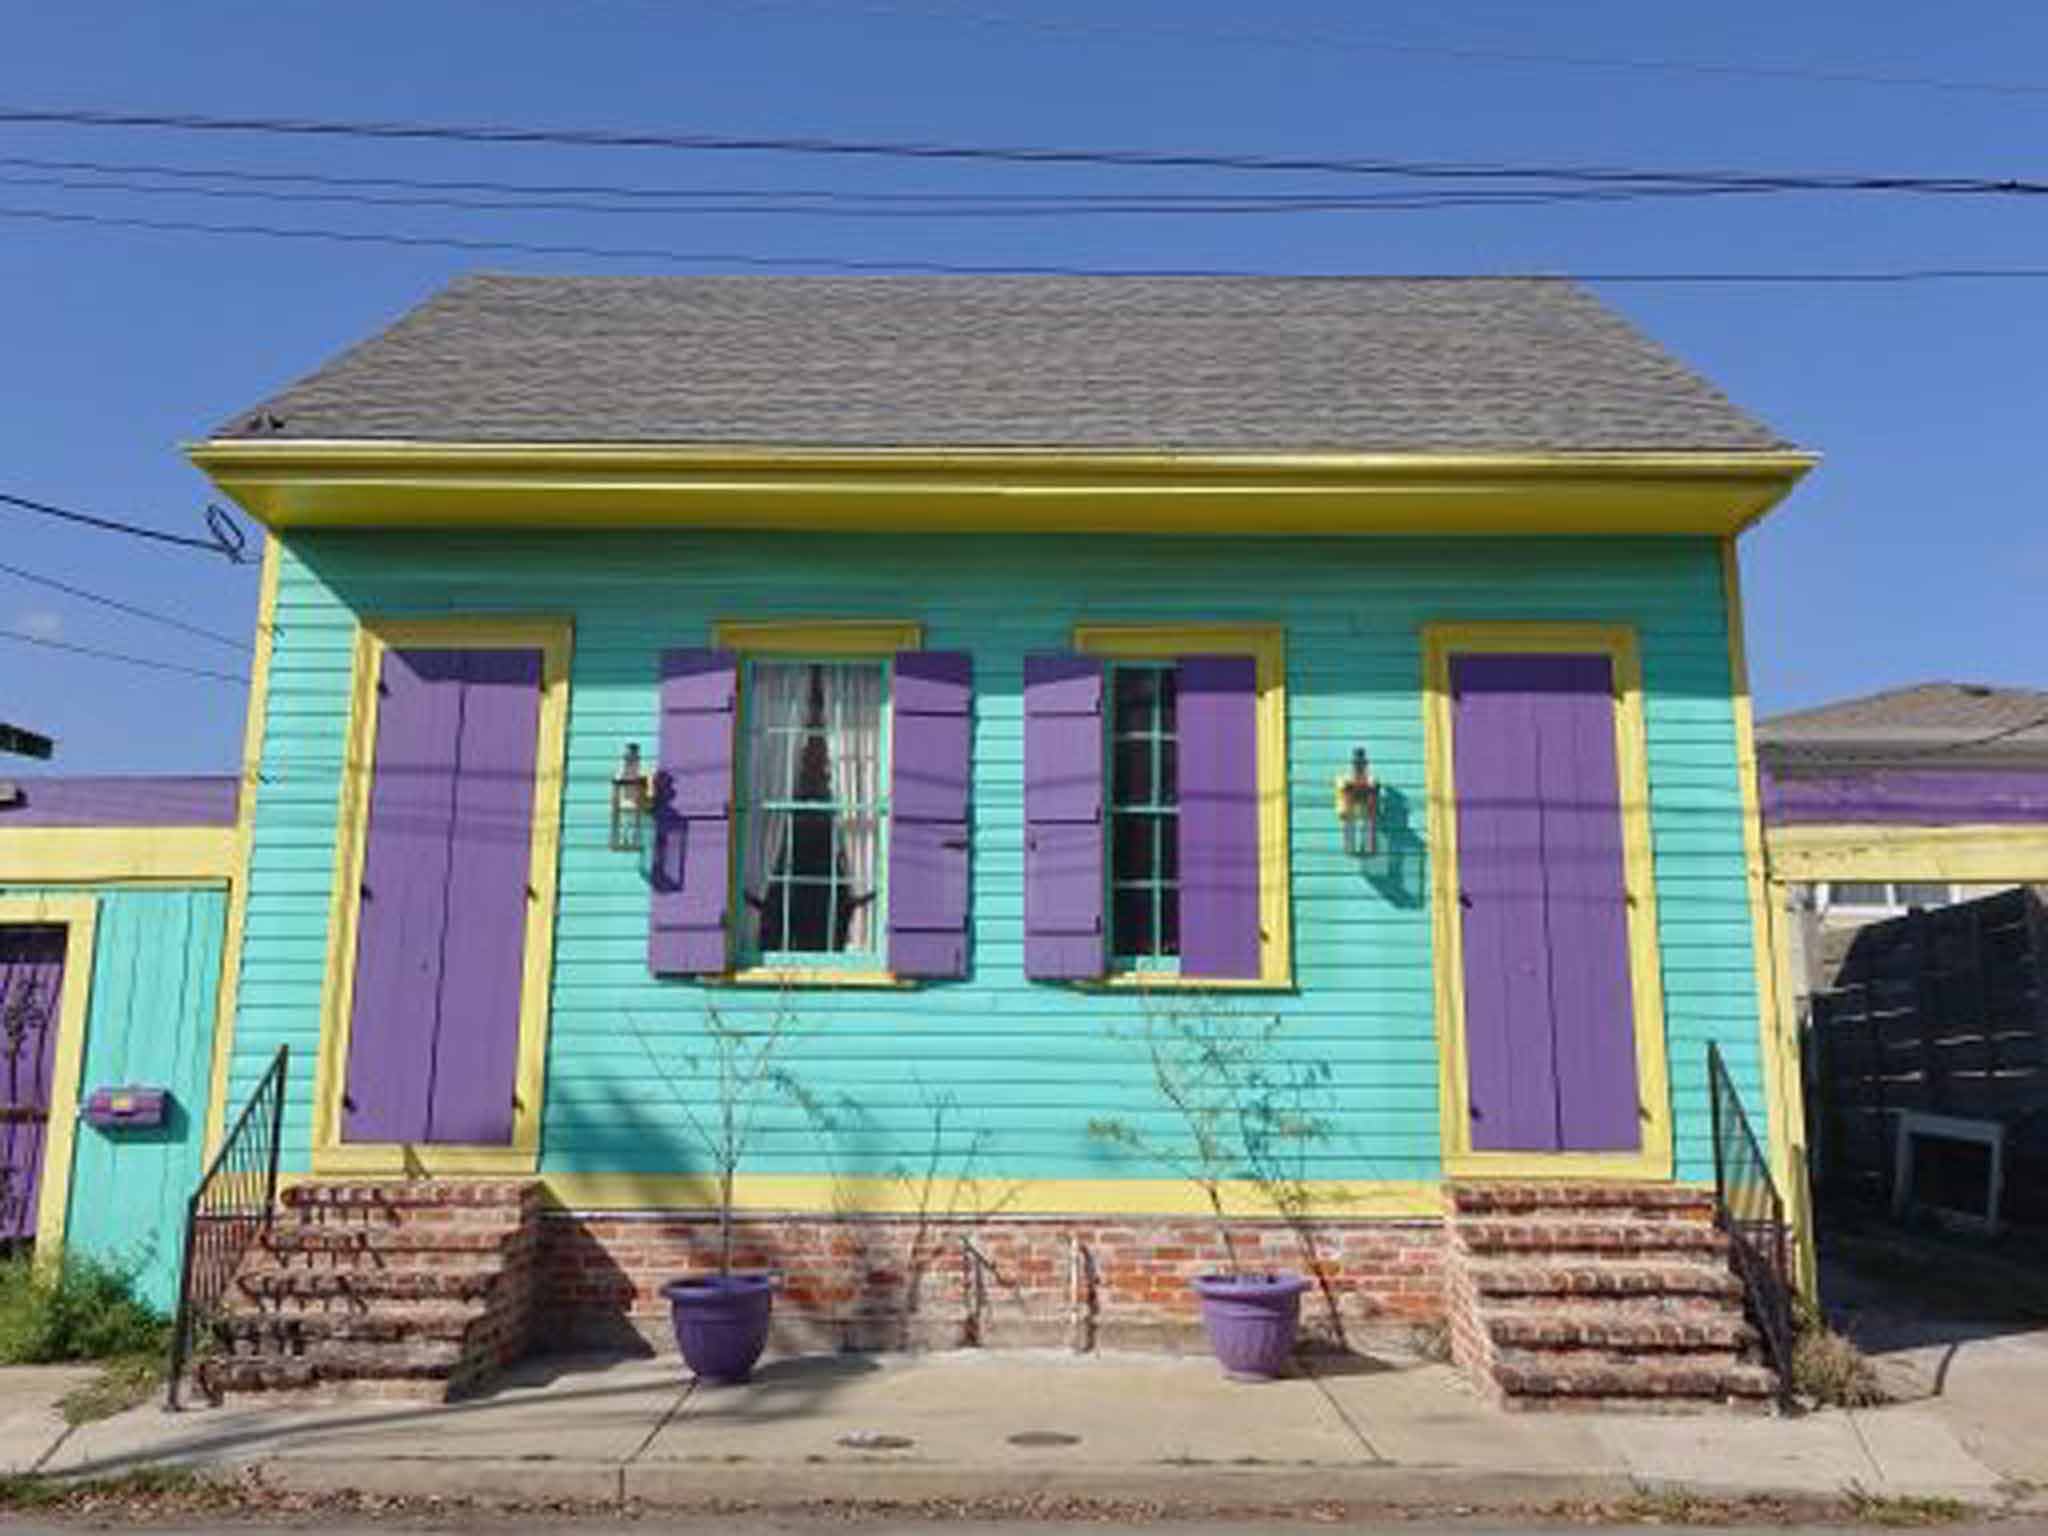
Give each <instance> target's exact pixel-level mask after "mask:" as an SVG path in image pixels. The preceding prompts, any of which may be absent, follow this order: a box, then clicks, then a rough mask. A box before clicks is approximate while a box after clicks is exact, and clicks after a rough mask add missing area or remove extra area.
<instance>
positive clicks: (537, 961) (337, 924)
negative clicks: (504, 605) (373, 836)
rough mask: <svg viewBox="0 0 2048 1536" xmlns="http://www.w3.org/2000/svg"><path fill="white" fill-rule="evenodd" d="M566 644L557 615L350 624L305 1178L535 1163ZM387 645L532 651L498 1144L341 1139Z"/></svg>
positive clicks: (550, 960)
mask: <svg viewBox="0 0 2048 1536" xmlns="http://www.w3.org/2000/svg"><path fill="white" fill-rule="evenodd" d="M574 644H575V626H574V623H573V621H571V620H570V619H568V618H562V617H547V616H516V617H515V616H491V617H453V618H436V619H408V618H365V619H363V620H362V621H361V622H360V623H359V624H358V626H357V629H356V647H355V670H354V676H353V679H352V682H351V687H350V703H349V729H348V738H347V742H348V745H347V755H346V757H345V759H344V761H343V764H342V781H341V804H340V811H339V816H338V820H337V824H336V837H335V861H334V867H335V879H334V895H333V902H332V907H331V912H330V917H329V921H328V935H329V938H328V953H327V986H326V991H325V997H324V1000H323V1007H322V1012H321V1023H320V1052H319V1056H318V1059H317V1061H316V1063H315V1066H314V1082H313V1153H312V1157H313V1171H314V1172H315V1173H321V1174H357V1175H366V1176H375V1175H392V1174H408V1175H410V1174H424V1175H428V1176H435V1177H455V1178H461V1177H467V1176H477V1175H514V1174H527V1173H532V1172H533V1171H534V1170H535V1169H536V1168H538V1167H539V1165H540V1122H541V1096H542V1093H543V1091H544V1089H545V1086H546V1076H547V1045H548V1021H549V1006H548V1003H549V997H548V993H549V987H550V985H551V983H552V979H553V975H554V938H555V885H556V868H557V865H558V864H559V862H560V856H561V844H562V792H563V788H564V766H563V765H564V758H565V756H566V752H567V747H568V723H569V663H570V657H571V653H572V651H573V648H574ZM394 646H397V647H431V648H446V649H451V650H538V651H539V652H540V653H541V704H540V723H539V729H538V732H537V736H536V741H535V750H534V764H533V766H534V790H533V828H532V834H531V839H530V847H531V853H530V857H529V862H528V876H527V892H528V895H527V907H526V935H525V953H524V960H523V970H524V974H523V976H522V980H521V985H520V993H519V1052H518V1059H517V1060H518V1064H517V1068H516V1071H515V1074H514V1079H513V1107H512V1140H511V1142H510V1144H509V1145H507V1146H502V1147H498V1146H462V1145H445V1144H436V1145H425V1144H421V1143H415V1142H388V1143H380V1142H345V1141H343V1140H342V1134H341V1131H342V1103H341V1100H342V1094H343V1090H344V1088H345V1086H346V1084H347V1081H348V1049H349V1029H350V1023H351V1014H352V1013H353V1010H354V1002H355V979H356V978H355V973H356V939H357V928H358V923H359V920H360V909H361V905H362V888H363V855H364V852H365V849H366V844H367V842H368V834H369V814H370V781H371V778H372V775H373V773H374V771H375V767H376V761H377V682H378V678H379V677H380V676H381V675H382V672H383V668H384V653H385V652H386V651H388V650H390V649H391V648H392V647H394Z"/></svg>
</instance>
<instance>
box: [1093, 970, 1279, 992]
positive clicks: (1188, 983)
mask: <svg viewBox="0 0 2048 1536" xmlns="http://www.w3.org/2000/svg"><path fill="white" fill-rule="evenodd" d="M1078 985H1080V986H1082V987H1085V988H1087V989H1088V990H1089V991H1092V992H1293V991H1295V990H1296V988H1295V985H1294V978H1293V977H1292V976H1276V977H1268V976H1178V975H1174V974H1171V973H1160V972H1150V971H1119V972H1117V973H1115V974H1113V975H1109V976H1101V977H1097V978H1095V979H1093V980H1090V981H1083V982H1080V983H1078Z"/></svg>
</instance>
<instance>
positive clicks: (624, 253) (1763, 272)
mask: <svg viewBox="0 0 2048 1536" xmlns="http://www.w3.org/2000/svg"><path fill="white" fill-rule="evenodd" d="M0 219H22V220H28V221H31V222H37V223H46V224H76V225H84V226H88V227H93V228H108V229H141V230H151V231H156V232H161V233H172V234H202V235H235V236H249V237H258V238H265V239H277V240H315V241H329V242H334V243H337V244H343V245H387V246H400V247H405V248H409V249H426V250H452V251H470V252H485V251H490V252H500V253H509V254H513V255H522V256H583V257H589V258H592V259H595V260H602V261H652V262H664V263H669V264H672V265H678V266H693V267H743V268H749V269H758V270H767V271H812V272H846V273H862V272H872V273H878V274H884V273H913V272H914V273H926V274H932V275H939V276H962V277H1304V278H1308V277H1317V276H1331V277H1338V278H1343V277H1359V276H1370V275H1372V274H1365V273H1351V272H1347V273H1334V274H1319V273H1281V272H1271V271H1261V270H1258V269H1255V268H1250V267H1083V266H1072V265H1063V264H1057V263H1044V262H1040V263H1021V262H1011V263H983V264H977V263H972V262H949V261H924V260H915V259H904V260H887V261H885V260H864V259H860V258H856V257H845V256H793V255H774V256H764V255H760V254H758V253H754V252H748V251H726V250H694V251H685V250H674V249H670V248H666V247H661V246H604V245H568V244H551V243H542V242H534V241H524V240H485V239H471V238H468V237H465V236H459V235H407V234H396V233H381V232H377V231H371V230H342V229H312V228H303V227H293V226H283V225H270V224H208V223H204V222H201V221H198V220H191V219H141V218H127V217H122V216H119V215H114V214H97V213H72V212H63V211H59V210H57V209H51V208H7V207H0ZM1401 275H1403V276H1408V277H1418V278H1427V279H1429V280H1431V281H1435V282H1447V283H1450V282H1484V281H1488V280H1491V279H1497V278H1498V277H1500V276H1502V275H1503V274H1500V273H1493V272H1430V273H1404V274H1401ZM1515 275H1526V274H1515ZM1556 275H1557V276H1559V277H1566V276H1568V277H1571V278H1573V279H1575V280H1577V281H1579V282H1586V283H1615V284H1630V285H1646V286H1648V285H1671V286H1690V285H1730V286H1737V285H1773V284H1781V285H1792V286H1816V287H1835V286H1850V287H1853V286H1889V285H1901V284H1912V283H1946V282H2036V281H2041V280H2048V267H1938V266H1929V267H1897V268H1888V269H1877V270H1868V271H1861V272H1858V271H1772V270H1769V269H1762V268H1758V269H1752V270H1749V271H1734V272H1708V271H1675V272H1650V271H1612V272H1607V271H1586V272H1571V273H1559V274H1556ZM17 500H18V498H15V497H7V496H0V501H17ZM155 536H158V537H167V538H172V539H173V541H174V542H178V543H189V544H194V545H196V546H197V547H199V548H201V549H215V548H217V546H215V545H212V544H208V543H206V542H204V541H202V540H197V539H177V538H176V537H175V536H174V535H155Z"/></svg>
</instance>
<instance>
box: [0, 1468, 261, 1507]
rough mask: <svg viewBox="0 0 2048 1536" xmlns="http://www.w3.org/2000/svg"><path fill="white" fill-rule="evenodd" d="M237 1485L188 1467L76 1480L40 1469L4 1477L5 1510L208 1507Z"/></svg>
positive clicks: (1, 1499)
mask: <svg viewBox="0 0 2048 1536" xmlns="http://www.w3.org/2000/svg"><path fill="white" fill-rule="evenodd" d="M233 1493H234V1490H233V1488H232V1487H230V1486H229V1485H227V1484H224V1483H220V1482H217V1481H215V1480H213V1479H211V1478H207V1477H203V1476H201V1475H200V1474H199V1473H197V1472H194V1471H191V1470H189V1469H188V1468H185V1467H141V1468H138V1469H137V1470H135V1471H133V1472H123V1473H120V1474H119V1475H117V1476H114V1477H89V1478H79V1479H76V1480H72V1479H68V1478H60V1477H43V1476H40V1475H38V1474H36V1473H33V1472H29V1473H17V1474H10V1475H6V1476H0V1510H9V1511H20V1510H42V1511H49V1510H65V1511H71V1512H87V1511H92V1512H105V1511H108V1510H110V1509H115V1508H119V1507H121V1506H124V1505H157V1504H163V1503H166V1502H168V1503H173V1504H179V1505H204V1506H208V1507H214V1506H217V1505H219V1504H220V1503H221V1502H222V1501H224V1500H226V1499H228V1498H230V1497H231V1496H232V1495H233Z"/></svg>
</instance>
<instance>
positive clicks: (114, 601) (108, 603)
mask: <svg viewBox="0 0 2048 1536" xmlns="http://www.w3.org/2000/svg"><path fill="white" fill-rule="evenodd" d="M0 572H5V573H6V574H7V575H9V576H12V577H14V578H15V579H16V580H18V581H26V582H31V583H33V584H34V585H36V586H39V587H48V588H50V589H51V590H52V591H54V592H62V593H64V594H65V595H66V596H67V597H75V598H77V599H78V600H79V601H81V602H86V603H97V604H98V605H99V606H100V607H102V608H111V609H113V610H114V611H115V612H116V613H125V614H127V615H129V616H130V617H131V618H137V619H147V620H149V622H150V623H152V624H162V625H165V626H166V627H168V628H171V629H178V630H183V631H184V632H185V633H186V634H188V635H195V636H197V637H198V638H200V639H202V640H211V641H213V642H214V644H216V645H226V646H232V647H233V648H234V649H236V650H238V651H247V650H252V649H254V647H252V646H251V645H250V644H249V642H248V641H246V640H238V639H236V638H235V637H234V636H233V635H224V634H221V633H220V632H219V631H218V630H212V629H206V628H203V627H201V626H200V625H197V624H188V623H186V622H185V620H183V619H174V618H172V617H171V616H170V615H169V614H166V613H155V612H152V611H151V610H150V609H147V608H138V607H136V606H135V605H134V604H133V603H124V602H122V601H121V600H120V599H119V598H114V597H107V596H104V595H102V594H101V593H98V592H89V591H87V590H86V589H85V588H84V587H74V586H72V585H71V584H70V583H68V582H62V581H58V580H57V579H56V578H55V577H53V576H39V575H37V574H36V573H35V572H34V571H25V570H23V569H22V568H21V567H20V566H18V565H9V564H7V563H6V562H5V561H0Z"/></svg>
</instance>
